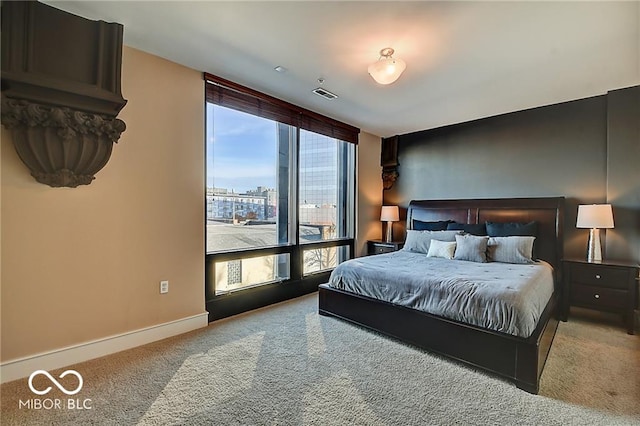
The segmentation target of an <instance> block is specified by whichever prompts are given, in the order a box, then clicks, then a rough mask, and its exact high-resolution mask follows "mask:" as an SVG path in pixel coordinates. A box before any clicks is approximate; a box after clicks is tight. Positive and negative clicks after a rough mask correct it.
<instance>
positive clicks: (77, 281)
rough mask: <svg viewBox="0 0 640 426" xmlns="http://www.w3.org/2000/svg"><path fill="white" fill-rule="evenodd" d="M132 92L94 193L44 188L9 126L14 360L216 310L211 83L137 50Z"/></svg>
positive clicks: (8, 266)
mask: <svg viewBox="0 0 640 426" xmlns="http://www.w3.org/2000/svg"><path fill="white" fill-rule="evenodd" d="M122 90H123V95H124V97H125V98H126V99H128V101H129V102H128V104H127V105H126V107H125V108H124V109H123V111H122V113H121V114H120V118H121V119H122V120H124V121H125V123H126V124H127V130H126V131H125V132H124V133H123V135H122V137H121V139H120V141H119V143H118V144H117V145H116V146H115V147H114V150H113V155H112V156H111V160H110V161H109V163H108V164H107V165H106V167H105V168H104V169H103V170H102V171H100V172H99V173H98V174H97V175H96V180H94V181H93V183H92V184H91V185H88V186H82V187H78V188H75V189H68V188H50V187H48V186H46V185H42V184H40V183H37V182H36V181H35V180H34V179H33V178H32V177H31V176H30V175H29V172H28V170H27V168H26V167H25V166H24V165H23V164H22V163H21V162H20V160H19V159H18V157H17V155H16V153H15V150H14V149H13V146H12V143H11V140H10V135H9V133H8V132H7V131H6V130H5V129H4V128H3V129H2V151H1V152H2V160H1V163H2V164H1V179H0V185H1V191H2V192H1V216H0V218H1V219H0V220H1V222H0V223H1V228H0V231H1V235H2V244H1V265H2V269H1V284H0V285H1V303H2V311H1V322H2V324H1V328H2V351H1V355H0V360H1V361H2V362H7V361H10V360H13V359H17V358H22V357H25V356H29V355H34V354H38V353H41V352H47V351H50V350H53V349H57V348H62V347H66V346H70V345H74V344H78V343H82V342H87V341H91V340H94V339H99V338H103V337H107V336H110V335H115V334H119V333H123V332H127V331H131V330H137V329H140V328H143V327H146V326H150V325H155V324H161V323H165V322H168V321H172V320H176V319H180V318H184V317H188V316H191V315H196V314H200V313H202V312H203V311H204V230H203V226H204V225H203V224H204V196H203V195H204V143H203V140H204V82H203V80H202V76H201V74H200V73H199V72H197V71H194V70H191V69H188V68H185V67H183V66H180V65H177V64H175V63H172V62H168V61H166V60H164V59H161V58H158V57H155V56H152V55H149V54H146V53H143V52H141V51H138V50H135V49H131V48H125V50H124V58H123V87H122ZM160 280H169V281H170V291H169V293H168V294H164V295H161V294H159V281H160Z"/></svg>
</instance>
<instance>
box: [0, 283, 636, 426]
mask: <svg viewBox="0 0 640 426" xmlns="http://www.w3.org/2000/svg"><path fill="white" fill-rule="evenodd" d="M73 368H74V369H75V370H77V371H78V372H80V373H81V374H82V375H83V377H84V387H83V389H82V390H81V392H80V393H79V394H78V395H75V396H74V397H72V398H76V399H81V400H84V399H91V410H68V409H59V410H55V409H54V410H29V409H25V408H24V407H23V408H22V409H20V408H19V403H18V401H19V400H20V399H23V400H24V399H28V398H32V397H33V395H32V394H31V392H30V391H29V389H28V386H27V380H26V379H25V380H18V381H15V382H11V383H6V384H4V385H2V387H1V388H0V390H1V392H2V394H1V404H2V405H1V407H2V414H1V418H0V420H1V423H2V425H3V426H4V425H36V424H37V425H39V424H55V425H61V424H100V425H102V424H106V425H134V424H140V425H170V424H171V425H173V424H175V425H178V424H180V425H182V424H193V425H204V424H212V425H449V424H472V425H476V424H477V425H487V424H489V425H493V424H495V425H517V424H522V425H572V424H574V425H586V424H593V425H615V424H640V337H639V336H629V335H627V334H626V333H625V331H624V329H623V328H622V327H621V324H620V321H619V320H617V319H616V321H614V322H612V323H607V322H606V321H605V322H596V321H594V320H593V319H592V318H588V317H582V318H580V317H577V316H575V317H572V318H571V320H570V321H569V322H567V323H561V324H560V327H559V329H558V334H557V335H556V339H555V342H554V344H553V347H552V349H551V354H550V357H549V360H548V363H547V366H546V368H545V371H544V373H543V377H542V383H541V393H540V395H531V394H528V393H526V392H523V391H521V390H519V389H517V388H516V387H515V386H514V385H513V384H511V383H509V382H506V381H503V380H501V379H499V378H496V377H493V376H489V375H485V374H484V373H482V372H478V371H475V370H473V369H471V368H469V367H465V366H462V365H460V364H457V363H454V362H451V361H448V360H445V359H442V358H440V357H437V356H434V355H431V354H428V353H425V352H423V351H421V350H418V349H416V348H413V347H409V346H406V345H404V344H401V343H399V342H396V341H394V340H391V339H388V338H385V337H383V336H380V335H378V334H375V333H372V332H369V331H366V330H364V329H361V328H359V327H356V326H353V325H350V324H347V323H345V322H343V321H340V320H337V319H333V318H327V317H321V316H319V315H318V314H317V294H312V295H309V296H304V297H301V298H298V299H295V300H292V301H289V302H284V303H281V304H278V305H274V306H271V307H267V308H264V309H261V310H258V311H255V312H251V313H247V314H243V315H239V316H236V317H234V318H230V319H227V320H223V321H218V322H217V323H215V324H213V325H210V326H209V327H207V328H206V329H203V330H198V331H194V332H191V333H188V334H185V335H182V336H178V337H175V338H171V339H166V340H164V341H161V342H156V343H153V344H150V345H146V346H143V347H139V348H136V349H132V350H129V351H124V352H120V353H118V354H115V355H111V356H108V357H104V358H100V359H97V360H92V361H88V362H85V363H82V364H78V365H75V366H73ZM63 370H64V369H62V370H58V371H57V372H52V374H53V376H56V377H57V376H58V375H59V374H60V372H62V371H63ZM44 387H46V385H44ZM47 397H48V398H67V397H66V395H63V394H62V393H61V392H60V391H59V390H58V389H55V388H54V390H53V391H52V392H51V393H50V394H48V395H47Z"/></svg>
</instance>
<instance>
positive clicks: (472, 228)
mask: <svg viewBox="0 0 640 426" xmlns="http://www.w3.org/2000/svg"><path fill="white" fill-rule="evenodd" d="M447 230H451V231H464V232H466V233H467V234H471V235H479V236H485V235H487V227H486V226H485V225H484V223H478V224H475V223H458V222H451V223H450V224H448V225H447Z"/></svg>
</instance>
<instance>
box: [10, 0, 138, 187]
mask: <svg viewBox="0 0 640 426" xmlns="http://www.w3.org/2000/svg"><path fill="white" fill-rule="evenodd" d="M122 34H123V27H122V25H120V24H116V23H106V22H103V21H91V20H88V19H84V18H82V17H79V16H76V15H72V14H70V13H67V12H63V11H61V10H58V9H55V8H53V7H50V6H47V5H45V4H42V3H39V2H35V1H34V2H12V1H3V2H2V115H1V117H2V125H4V126H5V127H6V128H7V129H8V130H10V131H11V134H12V139H13V144H14V147H15V149H16V151H17V153H18V156H19V157H20V159H21V160H22V161H23V163H24V164H25V165H26V166H27V167H28V168H29V170H30V171H31V175H32V176H33V177H34V178H35V179H36V180H37V181H38V182H41V183H44V184H46V185H49V186H52V187H71V188H75V187H77V186H78V185H88V184H90V183H91V181H92V180H93V179H94V178H95V176H94V175H95V174H96V173H97V172H98V171H100V170H101V169H102V168H103V167H104V166H105V165H106V164H107V162H108V161H109V158H110V157H111V151H112V149H113V144H114V143H116V142H117V141H118V139H119V138H120V134H121V133H122V132H123V131H124V130H125V127H126V126H125V123H124V122H123V121H122V120H119V119H117V118H116V117H117V115H118V113H119V112H120V110H121V109H122V108H123V107H124V105H125V104H126V103H127V101H126V100H125V99H124V98H123V97H122V93H121V84H120V83H121V82H120V79H121V66H122Z"/></svg>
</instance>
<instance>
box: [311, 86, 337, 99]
mask: <svg viewBox="0 0 640 426" xmlns="http://www.w3.org/2000/svg"><path fill="white" fill-rule="evenodd" d="M312 92H313V93H315V94H316V95H318V96H322V97H323V98H325V99H329V100H330V101H332V100H334V99H335V98H337V97H338V95H336V94H334V93H331V92H330V91H328V90H325V89H323V88H322V87H317V88H315V89H313V90H312Z"/></svg>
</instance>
